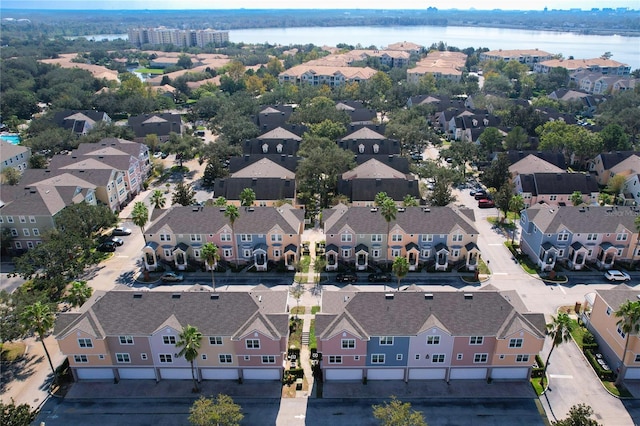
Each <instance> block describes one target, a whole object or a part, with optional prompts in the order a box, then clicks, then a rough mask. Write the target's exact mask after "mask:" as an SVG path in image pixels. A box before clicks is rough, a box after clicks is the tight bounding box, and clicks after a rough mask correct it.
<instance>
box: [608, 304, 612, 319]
mask: <svg viewBox="0 0 640 426" xmlns="http://www.w3.org/2000/svg"><path fill="white" fill-rule="evenodd" d="M611 312H612V309H611V306H607V316H608V317H610V316H611Z"/></svg>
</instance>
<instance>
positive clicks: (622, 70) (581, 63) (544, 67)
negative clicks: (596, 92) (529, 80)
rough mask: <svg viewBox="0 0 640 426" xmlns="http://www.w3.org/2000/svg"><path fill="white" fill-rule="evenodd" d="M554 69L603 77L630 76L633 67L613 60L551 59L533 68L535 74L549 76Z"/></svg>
mask: <svg viewBox="0 0 640 426" xmlns="http://www.w3.org/2000/svg"><path fill="white" fill-rule="evenodd" d="M554 68H564V69H566V70H567V71H569V73H574V72H580V71H588V72H593V73H599V74H602V75H629V74H630V73H631V67H630V66H629V65H627V64H623V63H622V62H618V61H614V60H613V59H605V58H591V59H550V60H547V61H542V62H538V63H536V64H535V65H534V66H533V72H536V73H542V74H548V73H549V72H550V71H551V70H552V69H554Z"/></svg>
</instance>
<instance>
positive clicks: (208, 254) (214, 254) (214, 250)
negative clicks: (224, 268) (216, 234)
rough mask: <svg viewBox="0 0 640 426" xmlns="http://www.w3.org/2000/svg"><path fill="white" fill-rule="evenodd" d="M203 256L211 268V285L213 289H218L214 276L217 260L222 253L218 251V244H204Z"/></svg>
mask: <svg viewBox="0 0 640 426" xmlns="http://www.w3.org/2000/svg"><path fill="white" fill-rule="evenodd" d="M202 257H204V261H205V262H206V263H207V265H209V268H210V269H211V286H212V287H213V290H214V291H215V289H216V281H215V279H214V276H213V271H215V269H216V262H217V261H218V260H219V259H220V254H219V253H218V246H217V245H215V244H213V243H206V244H205V245H203V246H202Z"/></svg>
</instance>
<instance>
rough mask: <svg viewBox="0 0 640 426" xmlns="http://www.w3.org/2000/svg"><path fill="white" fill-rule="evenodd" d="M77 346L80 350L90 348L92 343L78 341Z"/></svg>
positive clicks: (82, 340)
mask: <svg viewBox="0 0 640 426" xmlns="http://www.w3.org/2000/svg"><path fill="white" fill-rule="evenodd" d="M78 346H80V347H81V348H92V347H93V342H92V341H91V339H78Z"/></svg>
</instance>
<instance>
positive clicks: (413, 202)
mask: <svg viewBox="0 0 640 426" xmlns="http://www.w3.org/2000/svg"><path fill="white" fill-rule="evenodd" d="M402 205H403V206H404V207H418V206H419V205H420V203H419V202H418V200H417V199H416V198H415V197H412V196H411V195H409V194H407V195H405V196H404V199H403V200H402Z"/></svg>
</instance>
